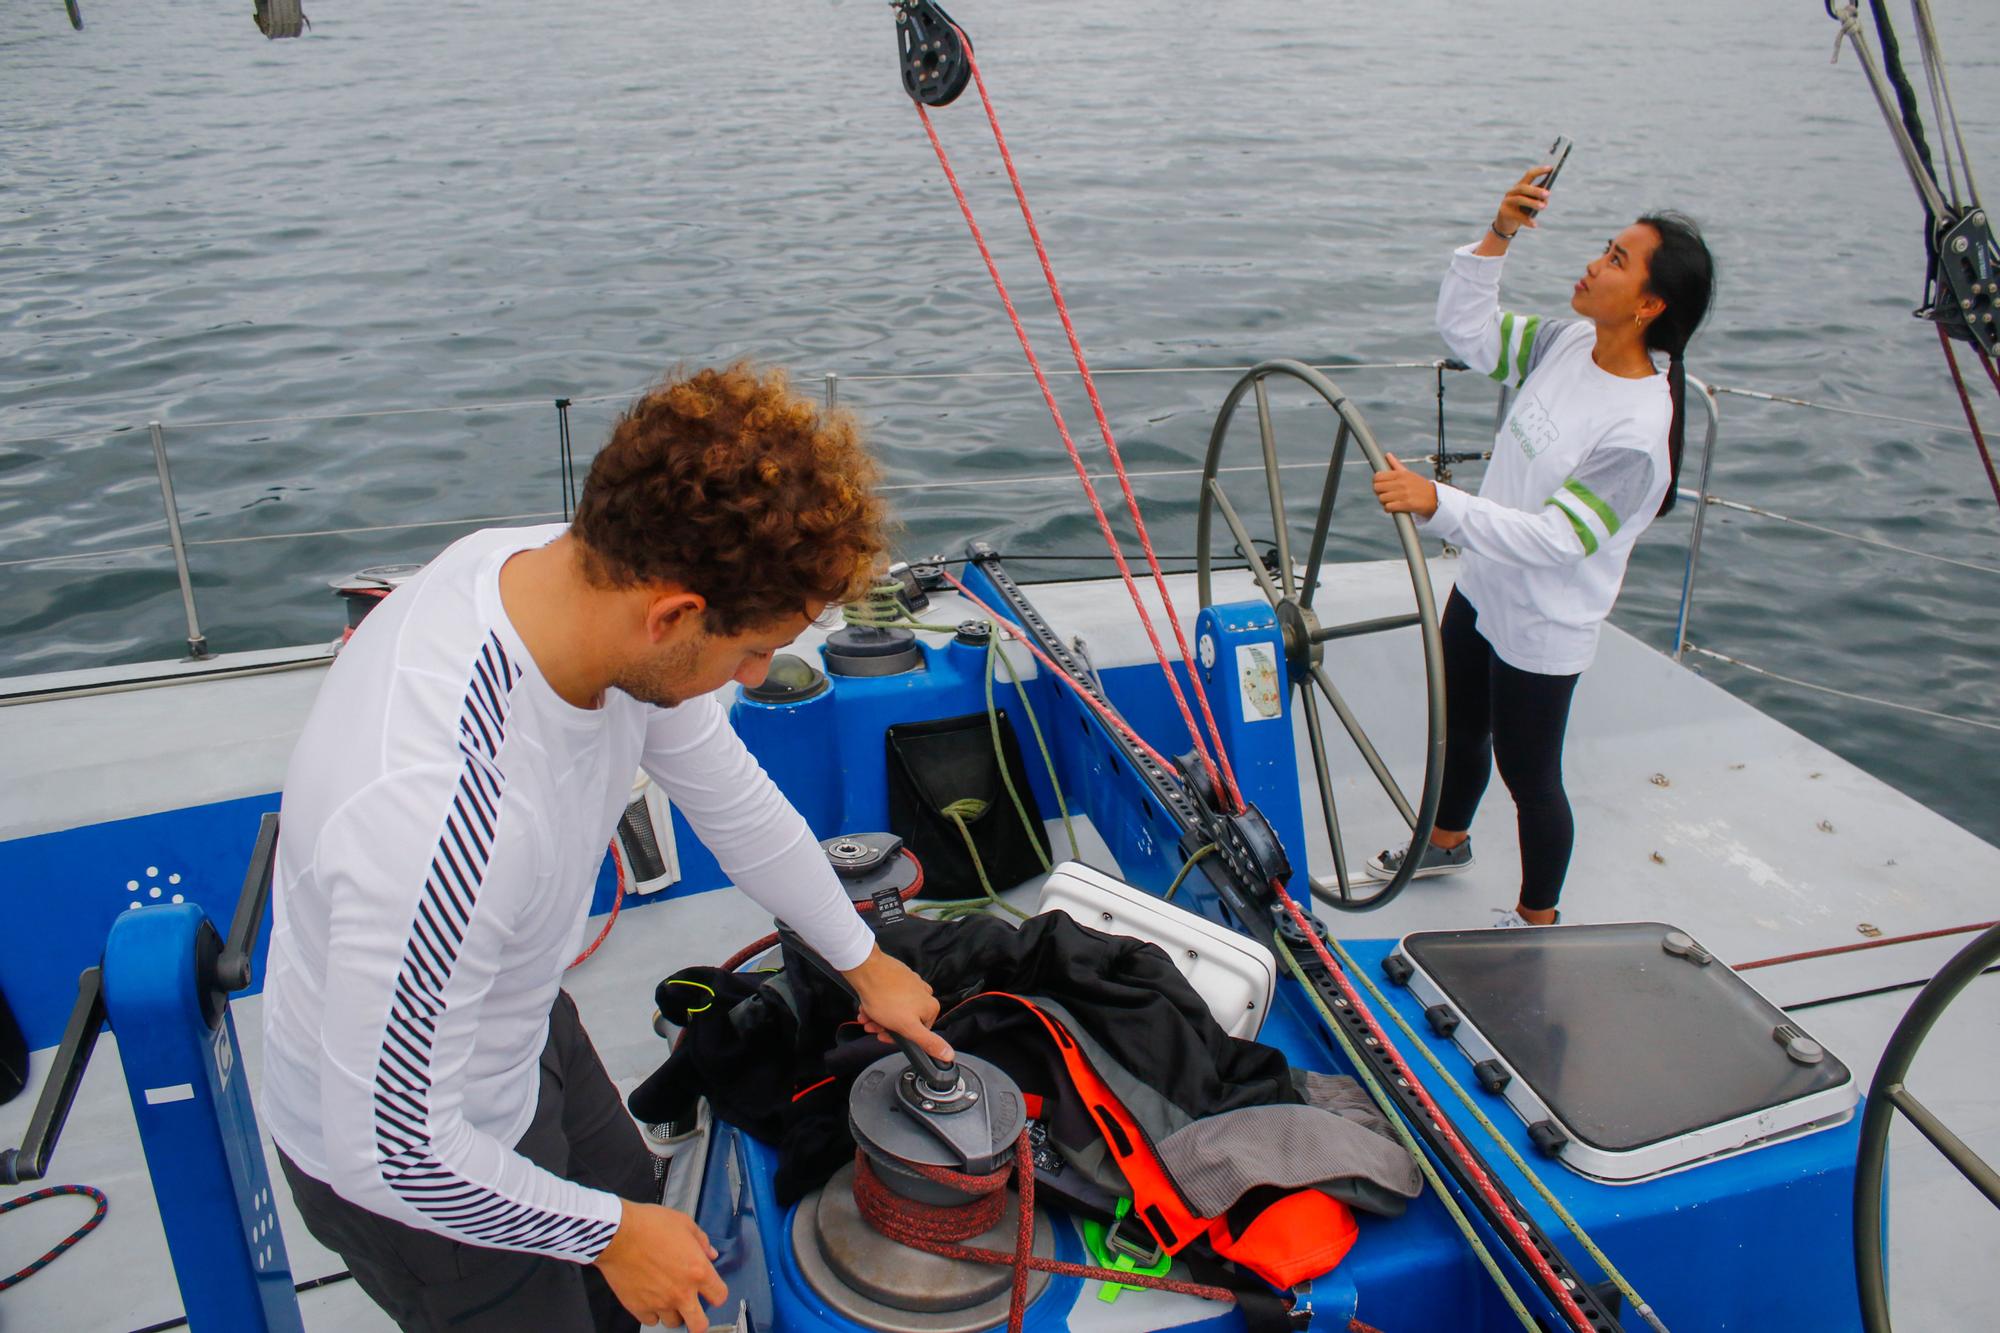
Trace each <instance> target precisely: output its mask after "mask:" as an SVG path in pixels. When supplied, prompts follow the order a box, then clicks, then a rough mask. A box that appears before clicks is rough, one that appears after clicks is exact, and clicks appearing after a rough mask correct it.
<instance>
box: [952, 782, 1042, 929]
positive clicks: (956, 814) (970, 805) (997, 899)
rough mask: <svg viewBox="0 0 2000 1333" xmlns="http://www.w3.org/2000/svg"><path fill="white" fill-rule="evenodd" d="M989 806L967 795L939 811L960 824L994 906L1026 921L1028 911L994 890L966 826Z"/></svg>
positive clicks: (960, 834)
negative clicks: (968, 821) (966, 822)
mask: <svg viewBox="0 0 2000 1333" xmlns="http://www.w3.org/2000/svg"><path fill="white" fill-rule="evenodd" d="M988 808H989V807H988V806H987V804H986V802H984V801H982V800H979V799H977V798H976V797H972V796H967V797H965V798H964V799H962V800H957V801H953V802H952V803H951V804H950V805H948V806H946V807H945V808H944V809H942V810H940V811H939V812H938V813H939V814H941V815H943V816H944V817H945V818H946V819H949V820H950V821H951V822H952V823H954V824H956V825H958V836H959V837H961V838H963V839H965V851H966V854H967V855H968V856H970V857H971V858H972V868H973V870H974V871H976V872H977V873H978V875H979V887H980V888H981V889H983V890H984V891H985V893H986V897H987V900H988V901H989V902H991V903H992V905H993V906H995V907H1001V908H1005V909H1006V910H1007V911H1009V912H1012V913H1013V914H1014V915H1015V916H1017V917H1019V918H1020V919H1021V920H1023V921H1026V920H1027V919H1028V914H1027V913H1026V912H1023V911H1022V910H1021V909H1020V908H1018V907H1016V906H1014V904H1012V903H1010V902H1008V901H1007V900H1006V899H1005V898H1002V897H1001V896H1000V895H999V894H997V893H995V892H994V891H993V881H992V880H990V879H988V878H986V866H985V863H984V862H982V861H981V860H980V859H979V849H978V848H977V847H975V846H973V845H972V830H971V829H969V828H967V827H966V826H965V821H966V820H968V819H977V818H979V817H980V816H981V815H983V814H985V813H986V811H987V809H988Z"/></svg>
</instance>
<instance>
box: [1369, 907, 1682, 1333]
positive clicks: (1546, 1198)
mask: <svg viewBox="0 0 2000 1333" xmlns="http://www.w3.org/2000/svg"><path fill="white" fill-rule="evenodd" d="M1330 943H1331V944H1332V947H1333V950H1334V952H1335V953H1337V954H1339V955H1340V962H1341V965H1342V966H1343V967H1345V968H1346V969H1347V974H1348V975H1349V976H1352V977H1359V978H1360V979H1361V984H1362V985H1363V986H1365V987H1367V988H1368V994H1369V995H1370V996H1372V997H1373V998H1374V1000H1375V1003H1376V1005H1377V1007H1378V1008H1381V1009H1383V1010H1386V1011H1387V1012H1388V1015H1389V1017H1391V1018H1393V1019H1395V1020H1396V1026H1397V1027H1400V1028H1401V1029H1402V1030H1403V1035H1404V1036H1406V1037H1408V1038H1409V1039H1410V1045H1412V1046H1414V1047H1416V1048H1417V1050H1418V1051H1419V1052H1420V1053H1421V1054H1422V1055H1423V1057H1424V1059H1425V1060H1427V1061H1429V1062H1430V1066H1431V1068H1432V1069H1434V1070H1436V1071H1437V1074H1438V1076H1439V1077H1440V1078H1442V1079H1443V1080H1444V1081H1445V1083H1446V1085H1447V1086H1449V1087H1450V1088H1451V1090H1452V1091H1453V1092H1454V1093H1456V1094H1457V1095H1458V1100H1459V1101H1460V1102H1462V1103H1463V1104H1464V1106H1465V1109H1466V1110H1468V1111H1470V1112H1472V1118H1473V1119H1474V1120H1477V1121H1478V1122H1479V1126H1480V1128H1482V1129H1484V1130H1485V1131H1486V1132H1487V1133H1488V1134H1489V1135H1491V1136H1492V1138H1493V1141H1494V1142H1495V1143H1497V1144H1499V1145H1500V1151H1501V1152H1503V1153H1505V1154H1506V1155H1507V1160H1508V1161H1510V1162H1512V1163H1513V1164H1514V1166H1515V1168H1516V1169H1517V1170H1519V1171H1520V1173H1521V1174H1522V1175H1523V1176H1525V1177H1527V1181H1528V1184H1529V1186H1530V1187H1531V1188H1532V1189H1533V1190H1534V1191H1535V1193H1537V1194H1539V1195H1541V1196H1542V1202H1544V1203H1546V1204H1548V1206H1549V1208H1550V1210H1551V1211H1553V1212H1554V1213H1555V1215H1556V1216H1557V1217H1558V1218H1560V1219H1561V1220H1562V1224H1563V1225H1564V1226H1566V1227H1568V1228H1569V1231H1570V1234H1571V1235H1572V1236H1575V1237H1576V1238H1577V1241H1578V1242H1579V1243H1580V1244H1581V1245H1582V1246H1583V1248H1584V1252H1585V1253H1587V1254H1589V1255H1590V1257H1591V1260H1592V1262H1594V1263H1596V1265H1597V1266H1598V1267H1599V1268H1600V1269H1602V1270H1603V1271H1604V1275H1605V1276H1606V1277H1608V1278H1610V1279H1611V1281H1612V1283H1613V1284H1614V1285H1615V1286H1616V1287H1617V1288H1618V1292H1619V1294H1620V1295H1621V1296H1623V1297H1624V1298H1625V1300H1626V1301H1627V1303H1629V1304H1630V1305H1631V1307H1632V1309H1633V1310H1634V1311H1635V1312H1636V1313H1637V1314H1638V1315H1639V1317H1640V1318H1641V1319H1644V1320H1645V1321H1646V1322H1647V1323H1648V1324H1650V1325H1652V1327H1653V1328H1655V1329H1656V1330H1658V1333H1667V1326H1666V1325H1665V1324H1662V1323H1661V1322H1660V1320H1659V1317H1658V1316H1657V1315H1655V1314H1654V1313H1653V1307H1652V1306H1651V1305H1648V1304H1647V1303H1646V1302H1645V1301H1644V1300H1642V1299H1640V1296H1639V1293H1638V1292H1637V1291H1635V1290H1633V1288H1632V1284H1631V1283H1630V1282H1627V1281H1626V1280H1625V1275H1624V1274H1623V1273H1621V1272H1619V1271H1618V1269H1617V1267H1616V1266H1614V1265H1613V1264H1612V1262H1611V1260H1610V1258H1609V1257H1607V1256H1606V1255H1605V1253H1604V1251H1603V1250H1601V1249H1599V1248H1598V1247H1597V1242H1596V1241H1594V1240H1592V1239H1591V1238H1590V1236H1589V1233H1587V1232H1585V1231H1584V1229H1583V1226H1582V1224H1581V1223H1579V1222H1578V1221H1577V1220H1576V1219H1575V1218H1574V1217H1572V1216H1570V1212H1569V1210H1568V1209H1567V1208H1565V1207H1563V1205H1562V1201H1561V1200H1560V1199H1558V1198H1556V1196H1555V1195H1554V1194H1553V1193H1552V1192H1550V1190H1549V1187H1548V1186H1547V1185H1545V1184H1543V1183H1542V1178H1541V1176H1539V1175H1538V1174H1536V1173H1535V1171H1534V1170H1533V1168H1531V1167H1530V1166H1529V1165H1528V1164H1527V1162H1525V1161H1524V1160H1522V1158H1521V1154H1520V1153H1518V1152H1516V1151H1515V1150H1514V1145H1513V1144H1511V1143H1509V1142H1508V1141H1507V1138H1506V1136H1505V1135H1503V1134H1502V1133H1501V1132H1500V1130H1499V1129H1498V1127H1496V1126H1495V1125H1494V1123H1493V1122H1492V1121H1491V1120H1489V1119H1487V1118H1486V1113H1485V1112H1484V1111H1482V1110H1480V1109H1479V1105H1478V1103H1476V1102H1474V1101H1473V1100H1472V1095H1471V1094H1470V1093H1468V1092H1466V1090H1465V1088H1464V1087H1463V1086H1462V1085H1461V1084H1460V1083H1459V1081H1458V1080H1457V1079H1455V1078H1453V1077H1452V1076H1451V1071H1450V1070H1449V1069H1447V1068H1445V1064H1444V1061H1442V1060H1440V1059H1438V1057H1437V1053H1436V1052H1435V1051H1433V1050H1431V1047H1430V1043H1429V1042H1427V1041H1425V1040H1424V1039H1423V1038H1422V1037H1421V1036H1419V1035H1418V1033H1417V1030H1416V1029H1415V1028H1413V1027H1411V1026H1410V1021H1409V1020H1408V1019H1406V1018H1404V1017H1403V1015H1402V1011H1401V1010H1399V1009H1397V1008H1396V1006H1395V1005H1393V1004H1391V1003H1389V1000H1388V997H1386V996H1385V995H1383V994H1382V991H1381V988H1380V987H1378V986H1377V985H1376V984H1375V982H1374V981H1373V979H1371V978H1370V977H1369V975H1368V973H1367V972H1366V971H1364V970H1363V969H1362V968H1361V967H1360V966H1359V965H1358V964H1357V963H1356V962H1355V961H1354V957H1353V955H1352V954H1350V953H1348V952H1347V950H1346V949H1345V948H1343V947H1342V946H1341V943H1340V941H1339V940H1333V941H1330Z"/></svg>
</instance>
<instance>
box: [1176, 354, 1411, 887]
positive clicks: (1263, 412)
mask: <svg viewBox="0 0 2000 1333" xmlns="http://www.w3.org/2000/svg"><path fill="white" fill-rule="evenodd" d="M1274 377H1284V378H1289V379H1294V380H1297V381H1299V382H1300V383H1302V384H1304V385H1305V386H1306V387H1307V388H1309V389H1311V390H1312V391H1313V392H1314V393H1317V394H1318V395H1319V396H1320V397H1321V398H1322V399H1323V400H1325V402H1326V405H1327V406H1328V407H1330V408H1332V409H1333V411H1334V414H1335V415H1336V416H1337V417H1338V418H1339V421H1340V429H1339V431H1338V433H1337V434H1336V435H1335V436H1334V441H1333V455H1332V457H1331V459H1330V460H1329V461H1328V463H1327V468H1326V480H1325V482H1324V483H1323V484H1322V486H1321V488H1320V500H1319V513H1318V516H1317V517H1316V518H1315V519H1314V522H1313V529H1312V540H1311V544H1310V546H1309V547H1308V550H1307V555H1306V562H1305V567H1304V578H1303V580H1301V579H1300V578H1299V577H1298V574H1297V569H1296V567H1295V566H1294V564H1293V562H1292V542H1291V533H1290V531H1289V525H1288V523H1287V522H1286V519H1285V496H1284V486H1283V481H1282V475H1281V472H1280V469H1279V466H1278V447H1277V440H1276V437H1275V436H1274V435H1273V434H1272V429H1271V403H1270V398H1269V395H1268V393H1267V391H1266V389H1265V387H1264V386H1265V382H1266V381H1268V380H1270V379H1272V378H1274ZM1245 394H1252V395H1254V396H1255V399H1256V403H1257V428H1258V433H1259V437H1260V439H1261V442H1262V444H1263V471H1264V487H1265V490H1266V492H1267V493H1268V495H1269V499H1270V504H1271V525H1272V527H1273V528H1275V529H1276V543H1275V545H1276V548H1277V560H1276V566H1277V567H1276V569H1275V570H1270V569H1266V568H1265V565H1264V561H1263V560H1262V559H1261V558H1260V556H1259V555H1258V553H1257V547H1256V546H1255V545H1254V544H1253V542H1252V539H1251V535H1250V532H1249V530H1248V529H1247V528H1246V527H1245V526H1244V524H1243V519H1242V517H1241V516H1240V515H1239V514H1238V513H1237V512H1236V507H1235V506H1234V505H1232V504H1231V503H1230V502H1229V496H1228V495H1227V494H1226V493H1225V492H1224V490H1223V487H1222V483H1221V481H1220V479H1219V476H1218V473H1219V470H1220V464H1221V461H1222V451H1223V446H1224V444H1225V443H1226V442H1227V440H1228V437H1229V424H1230V421H1231V419H1232V418H1233V417H1234V416H1235V414H1236V407H1237V404H1238V403H1240V402H1241V401H1242V400H1243V396H1244V395H1245ZM1350 440H1352V441H1353V442H1354V443H1356V444H1358V445H1359V446H1360V448H1361V453H1362V455H1363V456H1364V457H1365V458H1366V459H1367V460H1368V465H1369V466H1370V467H1371V468H1373V469H1374V470H1375V471H1377V472H1382V471H1386V470H1387V469H1388V461H1387V459H1386V458H1385V456H1384V455H1383V452H1382V447H1381V446H1380V445H1379V444H1377V443H1376V442H1375V435H1374V432H1373V431H1371V430H1369V428H1368V423H1367V421H1365V420H1364V419H1363V418H1362V415H1361V411H1360V409H1359V408H1357V407H1356V406H1355V405H1354V400H1353V399H1351V398H1349V397H1348V396H1347V395H1346V394H1345V393H1344V392H1342V391H1341V389H1340V388H1339V387H1338V386H1336V385H1335V384H1334V383H1333V381H1332V380H1330V379H1328V378H1327V377H1326V376H1325V375H1322V374H1320V372H1318V371H1317V370H1314V369H1313V368H1312V367H1310V366H1307V365H1303V364H1301V363H1299V362H1297V361H1266V362H1264V363H1263V364H1261V365H1258V366H1256V367H1254V368H1252V369H1251V371H1250V373H1249V374H1247V375H1245V376H1244V377H1243V378H1242V379H1240V380H1238V381H1237V382H1236V387H1235V388H1233V389H1231V390H1230V391H1229V397H1228V398H1226V399H1224V400H1223V404H1222V411H1221V413H1220V414H1219V415H1218V416H1217V417H1216V419H1215V429H1214V430H1213V431H1212V432H1211V433H1210V435H1209V438H1208V457H1207V459H1206V460H1205V461H1204V462H1203V464H1202V470H1201V509H1200V513H1199V517H1198V519H1197V521H1196V527H1195V552H1196V573H1197V577H1198V579H1199V582H1200V590H1201V604H1202V605H1203V606H1204V607H1206V606H1210V605H1213V604H1214V596H1213V574H1214V571H1215V560H1214V557H1213V554H1212V552H1211V551H1210V544H1211V537H1212V536H1213V535H1214V528H1215V518H1216V515H1217V514H1220V515H1221V517H1222V522H1223V524H1224V526H1225V527H1226V528H1227V530H1228V534H1229V536H1230V537H1231V538H1233V539H1234V541H1235V544H1236V549H1237V550H1238V551H1239V552H1241V553H1242V554H1243V555H1244V556H1245V557H1246V558H1247V559H1248V560H1249V562H1250V573H1251V575H1252V576H1253V577H1254V578H1255V579H1256V580H1257V587H1258V588H1259V590H1261V591H1262V592H1263V594H1264V597H1265V600H1267V601H1268V602H1270V604H1271V609H1272V610H1273V611H1274V612H1276V613H1277V618H1278V626H1279V629H1280V631H1281V633H1282V635H1283V638H1284V651H1285V667H1286V678H1287V679H1288V680H1289V681H1290V682H1291V684H1292V685H1294V686H1296V687H1297V689H1298V691H1299V702H1300V704H1301V705H1302V707H1301V709H1300V711H1301V712H1302V713H1303V714H1304V715H1305V722H1306V736H1307V739H1308V740H1309V742H1310V743H1311V746H1312V757H1313V776H1314V777H1315V778H1316V779H1317V780H1318V786H1319V805H1320V815H1321V818H1322V819H1324V821H1325V823H1326V836H1327V842H1328V844H1329V846H1330V847H1331V848H1332V851H1333V874H1332V875H1331V876H1324V875H1312V876H1309V878H1310V880H1311V883H1312V888H1313V894H1314V896H1315V897H1317V898H1319V899H1320V900H1321V901H1323V902H1325V903H1326V904H1327V905H1328V906H1329V907H1333V908H1336V909H1338V910H1340V911H1345V912H1365V911H1369V910H1371V909H1373V908H1377V907H1382V906H1384V905H1386V904H1387V903H1388V902H1389V901H1390V900H1391V899H1393V898H1394V897H1395V896H1396V895H1397V894H1399V893H1401V892H1402V891H1403V886H1404V885H1406V884H1407V883H1409V881H1410V878H1411V875H1412V873H1413V872H1414V871H1415V870H1416V866H1417V852H1418V850H1419V849H1420V848H1421V847H1422V846H1423V845H1424V843H1425V842H1427V841H1428V840H1429V838H1430V834H1431V828H1432V826H1433V825H1434V824H1435V823H1436V820H1437V806H1438V790H1439V788H1440V786H1441V785H1442V783H1443V779H1444V648H1443V644H1442V642H1441V641H1440V639H1439V637H1438V617H1437V605H1436V599H1435V598H1434V597H1433V596H1432V594H1431V579H1430V570H1429V568H1428V567H1427V566H1426V565H1425V563H1424V552H1423V547H1422V545H1421V544H1420V543H1419V542H1418V540H1417V529H1416V525H1415V524H1414V523H1412V522H1411V520H1410V516H1409V515H1408V514H1396V515H1393V516H1392V517H1393V519H1394V522H1395V524H1396V536H1397V539H1398V540H1399V541H1400V542H1401V543H1402V548H1403V560H1404V562H1405V563H1406V564H1408V565H1409V567H1410V588H1411V591H1412V592H1414V593H1415V594H1416V603H1417V606H1416V610H1415V611H1413V612H1405V613H1403V614H1400V615H1393V616H1382V617H1379V618H1376V619H1372V620H1359V621H1354V622H1352V623H1350V624H1344V625H1322V624H1321V623H1320V621H1319V618H1318V616H1317V615H1315V614H1314V611H1313V594H1314V593H1315V592H1317V591H1318V590H1319V587H1320V571H1321V567H1322V565H1323V564H1324V562H1325V559H1326V544H1327V531H1328V529H1329V527H1330V526H1331V524H1332V521H1333V507H1334V502H1335V500H1336V499H1338V498H1339V494H1340V475H1341V468H1342V466H1343V464H1345V462H1346V461H1347V446H1348V442H1349V441H1350ZM1368 499H1369V509H1370V512H1371V513H1373V512H1377V511H1376V509H1375V505H1374V497H1373V495H1372V494H1371V495H1370V496H1369V497H1368ZM1274 576H1275V578H1276V580H1277V582H1275V583H1274V582H1273V581H1272V580H1273V578H1274ZM1412 625H1414V626H1417V627H1418V629H1419V631H1420V633H1421V636H1422V640H1423V648H1424V682H1425V697H1426V705H1427V709H1428V714H1429V717H1428V721H1429V728H1430V729H1429V743H1428V745H1427V746H1426V747H1425V752H1424V753H1425V759H1424V779H1423V787H1422V790H1421V792H1420V793H1419V795H1418V799H1417V802H1416V804H1415V805H1412V804H1411V803H1410V801H1409V798H1408V797H1406V796H1405V795H1404V794H1403V788H1402V786H1401V785H1400V784H1399V783H1397V781H1396V779H1395V776H1394V775H1393V774H1391V773H1390V772H1389V766H1388V765H1387V764H1385V763H1384V762H1383V761H1382V756H1381V753H1380V751H1378V750H1377V749H1376V748H1375V744H1374V742H1372V741H1370V740H1369V739H1368V733H1367V732H1366V731H1364V730H1363V729H1362V727H1361V723H1360V721H1359V720H1358V719H1357V718H1356V717H1355V715H1354V710H1353V709H1351V708H1349V707H1348V706H1347V701H1346V700H1345V699H1344V698H1342V697H1341V693H1340V690H1339V688H1338V687H1337V686H1336V685H1335V683H1334V680H1333V677H1332V675H1331V674H1329V672H1328V671H1327V668H1326V663H1325V661H1324V654H1325V645H1326V644H1327V643H1328V642H1329V641H1330V640H1333V639H1348V638H1354V637H1357V636H1360V635H1364V634H1381V633H1385V632H1387V631H1390V630H1397V629H1404V628H1407V627H1409V626H1412ZM1315 690H1317V691H1318V693H1319V694H1320V695H1322V696H1324V698H1325V700H1326V703H1327V705H1328V706H1329V707H1330V708H1331V709H1332V710H1333V714H1334V716H1335V717H1336V718H1338V719H1339V720H1340V724H1341V725H1342V726H1343V727H1345V728H1346V730H1347V735H1348V738H1349V739H1350V740H1351V741H1352V742H1353V743H1354V748H1355V749H1356V750H1358V751H1359V752H1360V754H1361V758H1362V760H1363V762H1365V763H1366V764H1367V766H1368V769H1369V771H1370V772H1371V773H1373V774H1374V775H1375V780H1376V781H1377V782H1379V783H1381V784H1382V790H1383V792H1384V793H1386V794H1387V795H1388V797H1389V800H1390V803H1391V804H1393V805H1394V806H1395V807H1396V813H1398V814H1399V815H1401V816H1402V817H1403V822H1404V823H1405V824H1407V825H1409V828H1410V842H1409V847H1408V850H1407V851H1406V852H1405V854H1404V856H1403V858H1402V864H1401V866H1400V867H1399V868H1398V870H1397V872H1396V875H1395V877H1394V878H1392V879H1390V880H1388V881H1387V882H1385V883H1383V884H1382V885H1381V887H1380V888H1377V889H1374V890H1373V891H1372V892H1366V893H1362V892H1357V891H1356V886H1355V885H1354V884H1353V883H1351V882H1350V878H1349V875H1348V870H1347V854H1346V850H1345V848H1346V840H1345V839H1344V838H1343V837H1342V836H1341V831H1340V816H1339V812H1338V810H1337V809H1336V807H1335V804H1334V797H1333V770H1332V768H1331V766H1330V764H1329V758H1330V755H1329V753H1328V749H1327V739H1326V733H1325V728H1324V726H1323V725H1322V721H1321V718H1320V713H1319V706H1318V704H1317V702H1316V701H1315V700H1314V698H1313V694H1314V691H1315Z"/></svg>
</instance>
